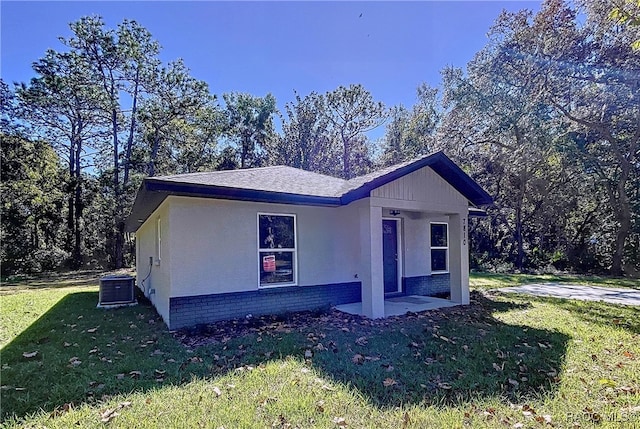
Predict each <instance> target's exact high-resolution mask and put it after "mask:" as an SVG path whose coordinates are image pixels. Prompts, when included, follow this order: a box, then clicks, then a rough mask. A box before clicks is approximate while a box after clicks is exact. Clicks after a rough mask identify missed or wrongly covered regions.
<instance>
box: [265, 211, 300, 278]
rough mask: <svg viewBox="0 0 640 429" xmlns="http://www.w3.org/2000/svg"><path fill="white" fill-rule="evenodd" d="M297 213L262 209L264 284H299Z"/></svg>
mask: <svg viewBox="0 0 640 429" xmlns="http://www.w3.org/2000/svg"><path fill="white" fill-rule="evenodd" d="M296 257H297V248H296V217H295V215H290V214H269V213H258V265H259V267H258V270H259V279H260V283H259V285H260V287H270V286H291V285H295V284H297V276H298V273H297V270H296V265H297V261H296Z"/></svg>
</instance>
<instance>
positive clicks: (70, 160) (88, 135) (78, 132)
mask: <svg viewBox="0 0 640 429" xmlns="http://www.w3.org/2000/svg"><path fill="white" fill-rule="evenodd" d="M33 68H34V71H35V72H36V73H37V76H36V77H34V78H33V79H31V82H30V83H29V84H28V85H26V84H22V85H20V86H19V87H18V89H17V99H18V102H19V103H18V106H17V108H16V114H17V115H18V116H20V117H21V118H22V119H23V120H24V121H26V122H27V123H28V124H29V126H30V133H31V134H32V135H34V136H36V138H41V139H45V140H47V141H50V142H51V143H52V145H53V147H54V148H55V149H56V151H57V152H58V153H59V154H60V155H61V156H62V157H64V158H65V161H66V164H67V185H66V190H67V207H66V214H67V239H66V249H67V250H68V251H69V252H70V254H71V260H70V266H71V268H79V267H81V266H82V264H83V251H82V240H83V231H82V229H83V222H82V217H83V209H84V205H83V198H82V192H83V186H84V185H83V182H84V179H83V174H82V172H83V170H84V169H85V168H86V167H87V166H88V165H90V164H91V163H92V153H93V151H94V149H95V148H96V147H97V142H98V141H99V140H100V139H101V138H104V137H105V135H106V134H105V133H104V130H103V128H102V127H103V126H104V125H105V123H106V121H105V120H104V118H103V117H102V116H101V114H100V106H101V103H102V101H103V100H102V99H101V97H100V95H99V88H98V87H97V85H98V82H97V81H96V80H94V79H93V76H92V74H91V72H90V65H89V63H88V62H87V61H86V58H85V57H83V56H81V55H78V54H76V53H74V52H69V53H59V52H55V51H53V50H48V51H47V52H46V54H45V56H44V57H43V58H41V59H40V60H38V61H37V62H35V63H34V65H33Z"/></svg>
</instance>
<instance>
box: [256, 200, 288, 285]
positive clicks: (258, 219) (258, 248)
mask: <svg viewBox="0 0 640 429" xmlns="http://www.w3.org/2000/svg"><path fill="white" fill-rule="evenodd" d="M260 216H283V217H291V218H293V245H294V247H293V248H276V249H261V248H260ZM256 244H257V250H258V252H257V259H258V288H259V289H269V288H277V287H286V286H297V285H298V218H297V216H296V214H295V213H265V212H258V215H257V216H256ZM274 252H290V253H292V254H293V257H292V262H291V267H292V268H293V281H292V282H285V283H269V284H264V285H263V284H262V283H261V282H260V267H261V264H262V254H263V253H274Z"/></svg>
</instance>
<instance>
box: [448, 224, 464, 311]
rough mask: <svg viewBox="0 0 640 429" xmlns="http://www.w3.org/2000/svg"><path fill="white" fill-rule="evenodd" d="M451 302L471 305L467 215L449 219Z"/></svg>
mask: <svg viewBox="0 0 640 429" xmlns="http://www.w3.org/2000/svg"><path fill="white" fill-rule="evenodd" d="M449 273H450V281H451V301H453V302H455V303H458V304H469V231H468V227H467V213H466V212H465V213H464V214H455V215H452V216H450V217H449Z"/></svg>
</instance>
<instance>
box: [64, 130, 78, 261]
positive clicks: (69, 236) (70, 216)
mask: <svg viewBox="0 0 640 429" xmlns="http://www.w3.org/2000/svg"><path fill="white" fill-rule="evenodd" d="M75 166H76V162H75V150H74V147H73V141H72V142H71V144H70V145H69V185H68V187H67V192H68V195H67V231H66V240H65V250H67V251H73V244H72V243H73V230H74V221H75V216H74V213H73V212H74V204H73V198H74V197H73V190H74V189H75V180H76V177H75V172H74V169H75Z"/></svg>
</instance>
